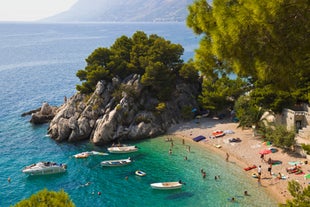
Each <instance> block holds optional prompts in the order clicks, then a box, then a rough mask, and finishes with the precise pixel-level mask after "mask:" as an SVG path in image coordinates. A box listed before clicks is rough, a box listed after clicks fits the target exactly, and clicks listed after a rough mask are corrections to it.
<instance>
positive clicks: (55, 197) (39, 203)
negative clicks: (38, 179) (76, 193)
mask: <svg viewBox="0 0 310 207" xmlns="http://www.w3.org/2000/svg"><path fill="white" fill-rule="evenodd" d="M50 206H53V207H74V206H75V205H74V203H73V202H72V201H71V199H70V197H69V195H68V194H67V193H65V192H64V191H63V190H61V191H59V192H56V191H48V190H47V189H44V190H41V191H39V192H37V193H36V194H33V195H32V196H30V198H28V199H25V200H22V201H20V202H19V203H17V204H16V205H14V207H50Z"/></svg>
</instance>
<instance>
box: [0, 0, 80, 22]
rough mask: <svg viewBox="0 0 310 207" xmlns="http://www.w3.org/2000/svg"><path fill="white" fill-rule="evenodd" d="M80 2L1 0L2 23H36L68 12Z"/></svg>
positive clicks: (71, 0)
mask: <svg viewBox="0 0 310 207" xmlns="http://www.w3.org/2000/svg"><path fill="white" fill-rule="evenodd" d="M77 1H78V0H0V21H35V20H39V19H43V18H45V17H49V16H53V15H55V14H58V13H60V12H63V11H66V10H68V9H69V8H70V7H71V6H72V5H73V4H74V3H76V2H77Z"/></svg>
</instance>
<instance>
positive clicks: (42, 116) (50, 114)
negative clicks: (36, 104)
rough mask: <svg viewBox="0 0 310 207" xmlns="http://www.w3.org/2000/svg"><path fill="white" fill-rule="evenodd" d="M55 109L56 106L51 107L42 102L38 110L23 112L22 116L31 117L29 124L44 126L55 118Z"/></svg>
mask: <svg viewBox="0 0 310 207" xmlns="http://www.w3.org/2000/svg"><path fill="white" fill-rule="evenodd" d="M57 109H58V107H57V106H51V105H49V104H48V103H46V102H44V103H43V104H42V106H41V107H40V108H38V109H35V110H31V111H28V112H25V113H23V114H22V116H27V115H31V119H30V122H31V123H33V124H44V123H48V122H50V121H51V120H52V119H53V118H54V117H55V114H56V112H57Z"/></svg>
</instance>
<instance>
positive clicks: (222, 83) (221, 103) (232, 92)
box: [199, 75, 247, 111]
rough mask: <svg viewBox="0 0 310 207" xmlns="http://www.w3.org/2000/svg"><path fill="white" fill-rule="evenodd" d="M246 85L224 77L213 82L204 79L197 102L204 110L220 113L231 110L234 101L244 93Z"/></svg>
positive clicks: (239, 80)
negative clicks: (198, 101)
mask: <svg viewBox="0 0 310 207" xmlns="http://www.w3.org/2000/svg"><path fill="white" fill-rule="evenodd" d="M246 85H247V84H246V82H244V81H242V80H241V79H240V78H237V79H235V80H232V79H229V78H228V77H227V76H226V75H223V76H222V77H221V78H218V79H215V80H209V79H207V78H205V79H204V80H203V84H202V95H201V96H200V97H199V100H200V102H201V104H202V106H203V108H205V109H212V110H216V111H220V110H223V109H226V108H231V107H232V106H233V105H234V101H235V100H236V99H237V98H238V97H239V96H240V95H241V94H243V93H244V92H245V87H246Z"/></svg>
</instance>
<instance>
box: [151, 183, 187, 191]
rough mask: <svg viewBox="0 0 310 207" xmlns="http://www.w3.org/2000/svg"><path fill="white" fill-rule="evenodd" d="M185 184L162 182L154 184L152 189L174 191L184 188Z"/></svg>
mask: <svg viewBox="0 0 310 207" xmlns="http://www.w3.org/2000/svg"><path fill="white" fill-rule="evenodd" d="M182 185H183V183H182V182H181V181H178V182H162V183H152V184H151V187H152V188H153V189H159V190H172V189H179V188H182Z"/></svg>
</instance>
